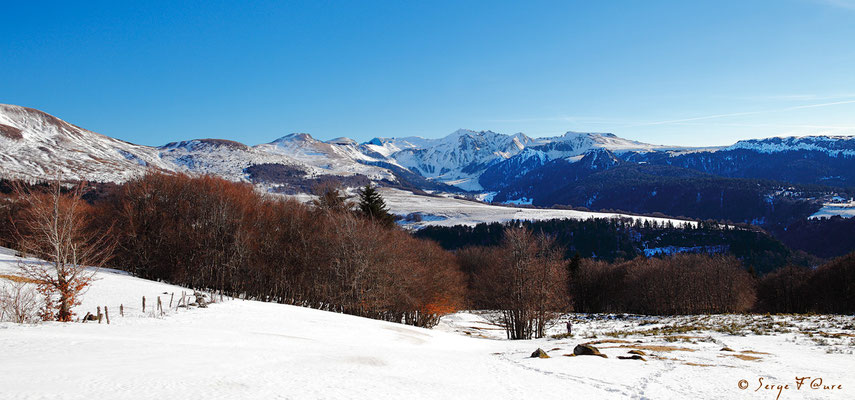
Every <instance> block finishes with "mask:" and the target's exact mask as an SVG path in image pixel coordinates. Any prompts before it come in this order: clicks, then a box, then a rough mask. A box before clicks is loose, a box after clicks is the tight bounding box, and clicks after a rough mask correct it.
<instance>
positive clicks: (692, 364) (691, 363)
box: [683, 361, 715, 367]
mask: <svg viewBox="0 0 855 400" xmlns="http://www.w3.org/2000/svg"><path fill="white" fill-rule="evenodd" d="M683 364H686V365H691V366H693V367H715V365H712V364H698V363H693V362H688V361H687V362H684V363H683Z"/></svg>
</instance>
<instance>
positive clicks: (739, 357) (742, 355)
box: [719, 354, 760, 361]
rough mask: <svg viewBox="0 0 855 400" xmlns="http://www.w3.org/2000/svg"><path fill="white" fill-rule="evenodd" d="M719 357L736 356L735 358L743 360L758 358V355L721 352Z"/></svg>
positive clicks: (755, 359)
mask: <svg viewBox="0 0 855 400" xmlns="http://www.w3.org/2000/svg"><path fill="white" fill-rule="evenodd" d="M719 357H736V358H738V359H740V360H744V361H757V360H760V357H755V356H749V355H745V354H722V355H719Z"/></svg>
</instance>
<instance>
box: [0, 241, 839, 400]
mask: <svg viewBox="0 0 855 400" xmlns="http://www.w3.org/2000/svg"><path fill="white" fill-rule="evenodd" d="M22 262H23V263H33V262H39V261H38V260H34V259H23V258H19V257H16V256H14V255H13V254H12V252H11V251H8V250H5V249H0V276H3V275H6V276H7V277H8V276H9V275H14V274H16V273H17V268H18V265H19V263H22ZM4 284H9V281H8V279H4V278H0V285H4ZM181 293H192V291H191V290H188V289H185V288H181V287H177V286H173V285H168V284H164V283H160V282H153V281H147V280H143V279H138V278H135V277H132V276H128V275H127V274H125V273H121V272H117V271H113V270H101V271H99V272H97V280H96V281H95V282H94V283H93V285H92V286H91V287H90V289H89V290H88V292H87V293H86V294H85V296H84V298H83V304H82V305H80V306H78V307H77V308H76V309H75V311H76V312H77V314H78V315H82V314H85V313H86V312H93V313H94V312H95V308H96V307H98V306H101V307H107V308H109V312H110V315H111V323H110V324H109V325H108V324H107V323H106V322H104V323H100V324H99V323H98V322H95V321H93V322H87V323H64V324H63V323H56V322H50V323H40V324H35V325H20V324H13V323H0V349H2V353H0V398H2V399H87V400H98V399H109V400H114V399H178V398H200V399H212V400H215V399H372V400H373V399H402V398H403V399H437V398H443V399H485V398H486V399H530V398H532V399H568V398H581V399H623V398H634V399H775V398H781V399H850V398H853V396H855V376H853V374H852V371H853V370H854V369H855V357H853V350H855V318H853V317H852V316H825V315H810V316H791V315H788V316H777V315H775V316H762V315H705V316H682V317H655V316H632V315H581V314H569V315H565V316H563V317H562V318H561V320H559V321H557V324H556V326H554V327H553V328H551V329H550V334H551V335H552V336H551V337H549V338H543V339H536V340H521V341H509V340H505V339H504V333H503V331H502V329H501V328H500V327H498V326H496V325H495V324H494V323H492V322H491V319H490V317H491V313H490V312H479V311H469V312H458V313H456V314H452V315H448V316H445V317H443V319H442V321H441V322H440V325H439V326H438V327H436V328H434V329H432V330H428V329H422V328H415V327H411V326H406V325H400V324H394V323H389V322H382V321H376V320H371V319H365V318H359V317H354V316H349V315H343V314H337V313H330V312H325V311H318V310H314V309H308V308H301V307H295V306H289V305H281V304H272V303H263V302H257V301H247V300H240V299H228V298H225V299H222V300H220V299H218V298H216V296H215V300H217V302H216V303H214V304H211V305H210V306H209V307H208V308H204V309H202V308H196V307H190V308H188V309H185V308H177V307H169V306H168V305H166V304H168V302H169V299H170V297H171V296H172V294H176V296H180V295H181ZM143 296H145V297H146V298H147V299H149V306H148V309H147V310H146V312H142V309H141V299H142V297H143ZM157 297H160V298H161V300H162V301H163V302H164V304H165V306H164V307H165V308H166V310H165V312H164V314H163V315H160V314H159V313H157V312H156V311H153V310H152V308H154V307H152V304H154V303H155V300H154V299H156V298H157ZM120 306H121V307H122V309H123V310H124V316H120V315H119V312H118V311H119V308H120ZM568 320H569V321H570V322H571V323H572V326H573V335H569V336H568V335H563V336H558V335H557V334H559V333H562V332H563V331H564V328H563V327H564V323H565V322H566V321H568ZM580 343H593V344H594V346H597V347H598V348H599V349H600V350H601V351H602V352H603V354H605V355H606V356H607V358H601V357H596V356H567V355H568V354H572V353H573V349H574V347H575V346H576V345H577V344H580ZM538 348H541V349H543V350H545V351H546V352H547V353H548V354H549V356H550V358H531V357H530V354H531V353H532V352H533V351H534V350H536V349H538ZM723 349H726V350H723ZM631 350H637V351H640V352H641V353H643V354H645V355H644V356H643V357H644V358H645V360H643V361H642V360H633V359H620V358H618V357H619V356H625V355H628V352H629V351H631ZM799 377H809V378H806V380H805V381H804V382H803V383H804V385H803V386H801V387H797V381H796V380H797V379H798V378H799ZM819 380H821V381H819ZM767 385H768V386H767Z"/></svg>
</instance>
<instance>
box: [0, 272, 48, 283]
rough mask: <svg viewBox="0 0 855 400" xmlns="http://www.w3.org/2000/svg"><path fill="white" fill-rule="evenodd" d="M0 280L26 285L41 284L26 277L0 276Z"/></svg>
mask: <svg viewBox="0 0 855 400" xmlns="http://www.w3.org/2000/svg"><path fill="white" fill-rule="evenodd" d="M0 279H6V280H10V281H12V282H24V283H39V282H40V281H38V280H36V279H32V278H27V277H26V276H20V275H5V274H0Z"/></svg>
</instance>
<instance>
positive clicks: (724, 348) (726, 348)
mask: <svg viewBox="0 0 855 400" xmlns="http://www.w3.org/2000/svg"><path fill="white" fill-rule="evenodd" d="M721 351H733V349H731V348H730V347H723V348H722V349H721Z"/></svg>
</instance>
